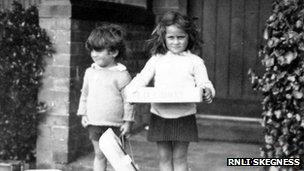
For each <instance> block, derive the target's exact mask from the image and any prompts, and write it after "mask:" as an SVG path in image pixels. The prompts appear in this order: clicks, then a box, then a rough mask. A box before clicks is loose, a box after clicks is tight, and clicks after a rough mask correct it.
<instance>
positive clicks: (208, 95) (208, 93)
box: [203, 88, 212, 103]
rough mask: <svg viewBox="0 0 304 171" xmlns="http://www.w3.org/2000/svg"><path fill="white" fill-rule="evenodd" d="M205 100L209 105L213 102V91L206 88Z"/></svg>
mask: <svg viewBox="0 0 304 171" xmlns="http://www.w3.org/2000/svg"><path fill="white" fill-rule="evenodd" d="M203 100H204V101H205V102H207V103H211V102H212V93H211V90H210V89H209V88H205V90H204V94H203Z"/></svg>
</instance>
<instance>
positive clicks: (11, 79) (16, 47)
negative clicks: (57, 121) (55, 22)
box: [0, 2, 52, 161]
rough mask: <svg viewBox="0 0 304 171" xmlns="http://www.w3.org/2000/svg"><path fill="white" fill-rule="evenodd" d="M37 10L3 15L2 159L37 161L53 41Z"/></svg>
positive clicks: (18, 9) (0, 63)
mask: <svg viewBox="0 0 304 171" xmlns="http://www.w3.org/2000/svg"><path fill="white" fill-rule="evenodd" d="M38 21H39V18H38V10H37V8H36V7H35V6H31V7H29V8H28V9H26V10H25V9H23V7H22V5H21V4H20V3H18V2H14V3H13V8H12V10H6V11H2V12H0V34H1V37H0V103H1V106H0V137H1V138H0V159H3V160H6V159H14V160H24V161H30V160H33V159H34V154H35V146H36V137H37V131H36V130H37V113H38V112H39V110H40V109H42V107H43V104H39V103H38V101H37V94H38V88H39V87H40V85H41V82H40V79H41V77H42V74H43V71H44V65H45V64H44V57H46V56H51V55H52V48H51V43H50V40H49V38H48V36H47V34H46V32H45V31H44V30H42V29H41V28H40V27H39V23H38Z"/></svg>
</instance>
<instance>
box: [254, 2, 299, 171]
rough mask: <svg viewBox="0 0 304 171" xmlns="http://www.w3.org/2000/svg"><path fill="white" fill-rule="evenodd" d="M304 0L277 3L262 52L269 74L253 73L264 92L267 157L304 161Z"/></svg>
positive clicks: (264, 150) (263, 149) (255, 82)
mask: <svg viewBox="0 0 304 171" xmlns="http://www.w3.org/2000/svg"><path fill="white" fill-rule="evenodd" d="M303 23H304V0H275V1H274V3H273V10H272V14H271V16H270V17H269V19H268V20H267V21H266V29H265V32H264V39H265V43H264V44H263V47H262V49H261V50H260V52H259V57H260V58H261V59H262V65H263V66H264V67H265V72H264V74H263V75H262V76H258V75H256V74H255V73H254V72H250V75H251V81H252V84H253V88H254V89H255V90H259V91H261V92H262V93H263V101H262V104H263V113H262V118H263V122H262V126H263V127H264V131H265V143H264V146H263V147H262V149H261V155H262V156H263V157H266V158H301V159H302V161H304V160H303V159H304V32H303V31H304V25H303ZM300 167H301V169H304V168H303V167H304V166H299V167H292V168H289V169H292V170H298V169H300Z"/></svg>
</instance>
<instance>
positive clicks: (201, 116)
mask: <svg viewBox="0 0 304 171" xmlns="http://www.w3.org/2000/svg"><path fill="white" fill-rule="evenodd" d="M196 118H199V119H214V120H228V121H244V122H259V123H260V122H261V121H262V119H260V118H249V117H237V116H222V115H210V114H200V113H198V114H196Z"/></svg>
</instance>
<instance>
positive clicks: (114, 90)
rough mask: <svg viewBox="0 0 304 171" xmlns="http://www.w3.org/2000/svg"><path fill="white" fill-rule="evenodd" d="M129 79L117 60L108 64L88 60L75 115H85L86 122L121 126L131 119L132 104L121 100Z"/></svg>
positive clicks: (132, 113)
mask: <svg viewBox="0 0 304 171" xmlns="http://www.w3.org/2000/svg"><path fill="white" fill-rule="evenodd" d="M130 81H131V77H130V75H129V73H128V71H127V70H126V67H125V66H124V65H122V64H120V63H118V64H117V65H116V66H114V67H111V68H102V67H100V66H98V65H96V64H92V66H91V67H90V68H88V69H87V70H86V72H85V75H84V79H83V86H82V90H81V97H80V101H79V108H78V112H77V114H78V115H87V117H88V123H89V124H90V125H103V126H121V125H122V124H123V122H124V121H134V112H133V106H132V105H130V104H129V103H127V102H125V101H124V97H123V96H124V88H125V86H126V85H127V84H128V83H129V82H130Z"/></svg>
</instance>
